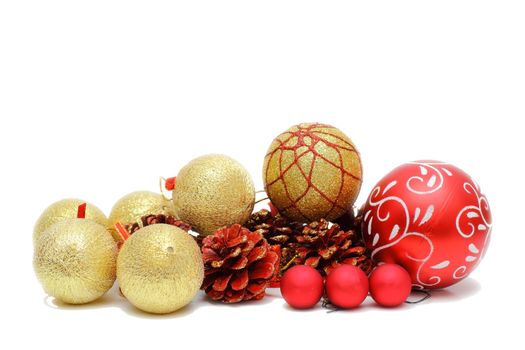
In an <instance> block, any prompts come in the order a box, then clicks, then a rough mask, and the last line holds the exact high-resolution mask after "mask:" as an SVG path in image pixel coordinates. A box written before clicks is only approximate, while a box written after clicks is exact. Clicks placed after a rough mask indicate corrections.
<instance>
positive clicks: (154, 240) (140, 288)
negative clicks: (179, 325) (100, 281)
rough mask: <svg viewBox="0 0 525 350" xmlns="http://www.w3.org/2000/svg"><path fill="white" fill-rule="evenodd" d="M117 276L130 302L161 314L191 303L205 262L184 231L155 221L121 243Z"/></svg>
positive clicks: (199, 282) (196, 246)
mask: <svg viewBox="0 0 525 350" xmlns="http://www.w3.org/2000/svg"><path fill="white" fill-rule="evenodd" d="M117 278H118V283H119V285H120V288H121V290H122V293H123V294H124V295H125V296H126V298H127V299H128V300H129V301H130V302H131V303H132V304H133V305H135V306H136V307H137V308H139V309H141V310H143V311H146V312H150V313H158V314H163V313H169V312H173V311H175V310H177V309H179V308H181V307H183V306H185V305H187V304H189V303H190V302H191V300H192V299H193V298H194V297H195V295H196V294H197V292H198V290H199V288H200V286H201V284H202V281H203V278H204V265H203V262H202V256H201V252H200V249H199V247H198V245H197V243H196V242H195V240H194V239H193V238H192V237H191V236H190V235H189V234H188V233H187V232H185V231H183V230H181V229H180V228H178V227H175V226H171V225H166V224H155V225H151V226H147V227H144V228H142V229H140V230H138V231H137V232H135V233H134V234H133V235H132V236H131V237H130V238H129V239H128V240H127V241H126V242H125V243H124V245H123V247H122V249H121V251H120V253H119V256H118V261H117Z"/></svg>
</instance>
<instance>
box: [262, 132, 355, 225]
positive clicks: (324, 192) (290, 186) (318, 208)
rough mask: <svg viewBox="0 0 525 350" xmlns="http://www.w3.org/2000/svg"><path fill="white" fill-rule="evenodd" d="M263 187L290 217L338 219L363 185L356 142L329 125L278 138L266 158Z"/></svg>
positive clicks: (348, 207)
mask: <svg viewBox="0 0 525 350" xmlns="http://www.w3.org/2000/svg"><path fill="white" fill-rule="evenodd" d="M263 179H264V188H265V190H266V193H267V194H268V197H269V198H270V200H271V201H272V203H273V204H274V205H275V207H276V208H277V209H278V210H279V212H280V213H282V214H284V215H286V216H287V217H289V218H291V219H293V220H296V221H302V222H309V221H314V220H319V219H321V218H324V219H326V220H334V219H337V218H338V217H340V216H341V215H343V214H344V213H346V212H347V211H348V210H349V209H350V208H351V207H352V205H353V204H354V202H355V200H356V198H357V195H358V194H359V190H360V189H361V183H362V168H361V159H360V157H359V153H358V152H357V149H356V147H355V146H354V144H353V143H352V140H350V139H349V138H348V136H346V135H345V134H344V133H343V132H342V131H341V130H339V129H337V128H334V127H333V126H330V125H325V124H318V123H308V124H299V125H295V126H292V127H291V128H290V129H288V130H286V131H285V132H283V133H282V134H281V135H279V136H277V137H276V138H275V140H274V141H273V142H272V144H271V145H270V148H269V149H268V152H267V153H266V156H265V158H264V168H263Z"/></svg>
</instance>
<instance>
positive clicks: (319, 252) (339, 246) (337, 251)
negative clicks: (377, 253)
mask: <svg viewBox="0 0 525 350" xmlns="http://www.w3.org/2000/svg"><path fill="white" fill-rule="evenodd" d="M294 239H295V242H294V243H290V244H289V246H290V248H292V249H294V250H295V253H296V258H295V260H294V264H304V265H309V266H312V267H313V268H316V269H317V270H319V271H320V272H321V274H322V275H324V276H326V275H327V274H328V273H330V271H331V270H332V269H334V268H335V267H337V266H339V265H341V264H351V265H354V266H358V267H360V268H361V269H362V270H363V271H364V272H365V273H366V274H368V273H370V272H371V270H372V261H371V260H370V258H369V256H368V254H367V251H366V248H365V246H364V244H362V243H361V240H360V237H359V236H358V235H357V234H356V232H355V231H354V230H348V231H343V230H341V229H340V227H339V225H337V224H332V225H331V226H330V225H329V223H328V222H327V221H326V220H324V219H321V220H319V221H314V222H311V223H309V224H308V225H306V226H305V227H304V229H303V232H302V233H301V234H298V235H295V236H294Z"/></svg>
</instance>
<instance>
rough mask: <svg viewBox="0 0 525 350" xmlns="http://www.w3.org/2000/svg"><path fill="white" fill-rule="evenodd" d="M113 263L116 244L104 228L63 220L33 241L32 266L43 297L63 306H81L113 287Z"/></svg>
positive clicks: (80, 220)
mask: <svg viewBox="0 0 525 350" xmlns="http://www.w3.org/2000/svg"><path fill="white" fill-rule="evenodd" d="M88 208H89V207H88ZM116 260H117V246H116V243H115V241H114V240H113V239H112V238H111V235H110V234H109V232H108V231H107V230H106V228H105V227H104V226H102V225H100V224H97V223H96V222H93V221H90V220H85V219H63V220H61V221H59V222H57V223H56V224H54V225H52V226H51V227H49V228H48V229H47V230H46V231H44V233H43V234H42V235H41V236H40V238H39V239H38V240H37V241H36V246H35V253H34V258H33V265H34V268H35V272H36V275H37V278H38V280H39V281H40V283H41V284H42V287H43V288H44V290H45V291H46V293H47V294H49V295H51V296H53V297H55V298H57V299H58V300H61V301H63V302H65V303H70V304H84V303H88V302H90V301H93V300H95V299H97V298H99V297H100V296H102V295H103V294H104V293H105V292H106V291H107V290H109V289H110V288H111V286H113V283H114V281H115V264H116Z"/></svg>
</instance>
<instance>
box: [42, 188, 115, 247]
mask: <svg viewBox="0 0 525 350" xmlns="http://www.w3.org/2000/svg"><path fill="white" fill-rule="evenodd" d="M83 203H86V211H85V214H84V216H85V218H86V219H87V220H91V221H94V222H96V223H99V224H101V225H102V226H104V227H106V226H107V223H108V221H107V220H108V219H107V218H106V215H104V213H103V212H102V211H101V210H100V209H98V208H97V207H95V206H94V205H93V204H90V203H87V202H86V201H83V200H81V199H73V198H71V199H63V200H61V201H58V202H55V203H53V204H51V205H50V206H49V207H47V208H46V209H45V210H44V212H43V213H42V215H40V217H39V218H38V220H37V222H36V224H35V228H34V230H33V243H34V244H35V245H36V242H37V240H38V239H39V238H40V236H41V235H42V233H44V231H45V230H47V229H48V228H49V227H51V226H52V225H53V224H55V223H57V222H59V221H62V220H64V219H74V218H76V217H77V214H78V206H79V205H81V204H83Z"/></svg>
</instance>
